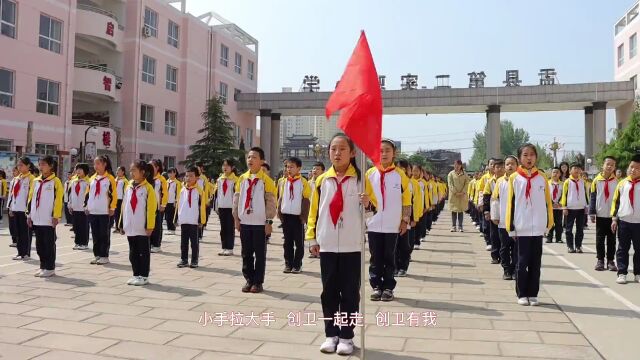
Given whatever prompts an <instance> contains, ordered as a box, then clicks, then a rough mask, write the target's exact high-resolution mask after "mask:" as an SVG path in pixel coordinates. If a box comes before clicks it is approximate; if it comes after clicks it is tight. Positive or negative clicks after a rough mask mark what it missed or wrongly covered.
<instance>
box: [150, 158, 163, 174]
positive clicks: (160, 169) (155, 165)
mask: <svg viewBox="0 0 640 360" xmlns="http://www.w3.org/2000/svg"><path fill="white" fill-rule="evenodd" d="M149 164H151V166H153V170H154V171H156V168H157V169H158V170H157V171H158V174H162V172H163V171H164V165H163V164H162V160H160V159H152V160H151V161H149Z"/></svg>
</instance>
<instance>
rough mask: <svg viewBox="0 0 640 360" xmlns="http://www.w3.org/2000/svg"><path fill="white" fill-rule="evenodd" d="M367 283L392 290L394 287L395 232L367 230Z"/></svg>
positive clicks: (377, 287)
mask: <svg viewBox="0 0 640 360" xmlns="http://www.w3.org/2000/svg"><path fill="white" fill-rule="evenodd" d="M368 237H369V252H370V253H371V259H370V261H369V263H370V264H369V283H370V284H371V287H372V288H374V289H380V290H393V289H395V287H396V279H395V278H394V272H395V270H396V241H398V234H396V233H378V232H371V231H369V232H368Z"/></svg>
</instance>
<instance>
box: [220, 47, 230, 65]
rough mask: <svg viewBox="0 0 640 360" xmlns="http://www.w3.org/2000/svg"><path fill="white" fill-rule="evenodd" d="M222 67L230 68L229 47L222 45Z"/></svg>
mask: <svg viewBox="0 0 640 360" xmlns="http://www.w3.org/2000/svg"><path fill="white" fill-rule="evenodd" d="M220 65H222V66H224V67H229V47H228V46H227V45H225V44H223V43H220Z"/></svg>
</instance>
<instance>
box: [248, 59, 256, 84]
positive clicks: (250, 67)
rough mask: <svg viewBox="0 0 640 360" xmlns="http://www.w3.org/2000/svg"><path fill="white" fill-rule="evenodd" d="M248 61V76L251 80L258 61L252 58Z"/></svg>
mask: <svg viewBox="0 0 640 360" xmlns="http://www.w3.org/2000/svg"><path fill="white" fill-rule="evenodd" d="M247 61H248V62H247V77H248V78H249V80H253V79H254V78H255V74H256V63H255V62H253V61H251V60H247Z"/></svg>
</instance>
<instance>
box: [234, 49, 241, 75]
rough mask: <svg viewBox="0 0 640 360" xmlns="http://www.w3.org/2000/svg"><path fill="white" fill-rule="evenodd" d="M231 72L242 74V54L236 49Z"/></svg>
mask: <svg viewBox="0 0 640 360" xmlns="http://www.w3.org/2000/svg"><path fill="white" fill-rule="evenodd" d="M233 72H235V73H236V74H239V75H242V54H240V53H239V52H237V51H236V55H235V58H234V65H233Z"/></svg>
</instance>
